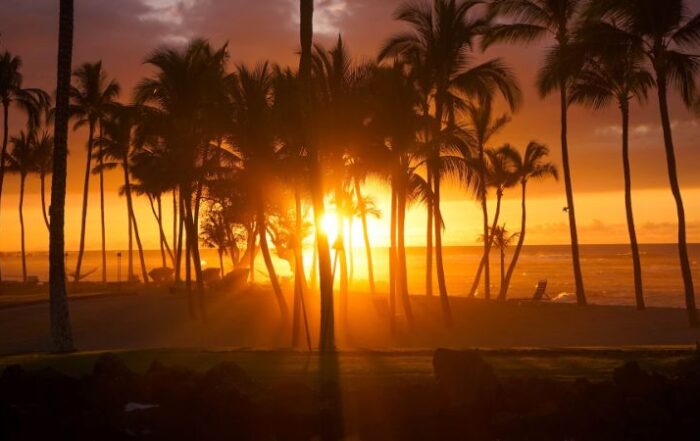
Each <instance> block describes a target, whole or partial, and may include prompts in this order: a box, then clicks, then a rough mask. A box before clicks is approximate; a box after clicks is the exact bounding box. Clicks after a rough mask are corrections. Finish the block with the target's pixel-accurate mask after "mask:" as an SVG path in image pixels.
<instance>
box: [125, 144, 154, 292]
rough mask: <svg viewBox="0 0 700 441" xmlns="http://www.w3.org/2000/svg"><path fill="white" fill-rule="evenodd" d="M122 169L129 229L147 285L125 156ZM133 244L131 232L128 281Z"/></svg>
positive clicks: (131, 274)
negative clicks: (134, 240)
mask: <svg viewBox="0 0 700 441" xmlns="http://www.w3.org/2000/svg"><path fill="white" fill-rule="evenodd" d="M122 170H123V171H124V193H125V195H126V206H127V210H128V212H129V222H130V224H131V231H132V232H133V234H134V238H135V239H136V246H137V247H138V250H139V260H140V263H141V276H142V277H143V283H145V284H146V285H148V270H147V269H146V259H145V257H144V253H143V245H142V244H141V236H140V235H139V226H138V224H137V223H136V213H135V212H134V199H133V196H132V194H131V181H130V179H129V161H128V159H127V158H122ZM132 254H133V245H132V243H131V233H130V236H129V281H130V282H131V280H133V277H134V264H133V258H132Z"/></svg>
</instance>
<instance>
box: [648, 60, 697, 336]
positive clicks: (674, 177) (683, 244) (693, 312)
mask: <svg viewBox="0 0 700 441" xmlns="http://www.w3.org/2000/svg"><path fill="white" fill-rule="evenodd" d="M657 89H658V95H659V108H660V112H661V127H662V128H663V131H664V145H665V147H666V163H667V166H668V178H669V181H670V183H671V191H672V193H673V198H674V200H675V201H676V212H677V215H678V254H679V258H680V262H681V273H682V275H683V286H684V287H685V306H686V310H687V313H688V322H689V323H690V326H691V327H693V328H697V327H698V326H699V325H700V323H699V322H698V311H697V308H696V306H695V287H694V286H693V273H692V270H691V267H690V259H689V257H688V243H687V238H686V226H685V224H686V222H685V208H684V206H683V196H682V194H681V187H680V184H679V183H678V171H677V170H676V152H675V149H674V146H673V133H672V129H671V118H670V116H669V111H668V97H667V81H666V76H665V75H664V74H663V73H660V72H657Z"/></svg>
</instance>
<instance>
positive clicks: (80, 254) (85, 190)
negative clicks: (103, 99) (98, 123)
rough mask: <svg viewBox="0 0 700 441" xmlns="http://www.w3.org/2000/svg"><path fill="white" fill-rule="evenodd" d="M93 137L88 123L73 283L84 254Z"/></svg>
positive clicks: (91, 127)
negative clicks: (81, 208) (76, 258)
mask: <svg viewBox="0 0 700 441" xmlns="http://www.w3.org/2000/svg"><path fill="white" fill-rule="evenodd" d="M94 136H95V123H94V122H92V121H91V122H90V129H89V133H88V146H87V164H86V165H85V183H84V184H83V211H82V220H81V223H80V247H79V248H78V263H77V264H76V267H75V275H74V277H73V281H74V282H80V270H81V267H82V265H83V253H84V252H85V224H86V222H87V209H88V195H89V193H90V171H91V170H90V166H91V164H92V143H93V141H94Z"/></svg>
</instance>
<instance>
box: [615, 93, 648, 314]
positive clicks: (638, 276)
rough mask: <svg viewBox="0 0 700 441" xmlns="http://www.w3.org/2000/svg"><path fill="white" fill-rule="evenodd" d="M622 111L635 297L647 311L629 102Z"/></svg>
mask: <svg viewBox="0 0 700 441" xmlns="http://www.w3.org/2000/svg"><path fill="white" fill-rule="evenodd" d="M620 104H621V106H620V108H621V109H622V165H623V169H624V175H625V213H626V215H627V230H628V231H629V236H630V246H631V248H632V264H633V268H634V295H635V299H636V302H637V309H639V310H640V311H643V310H644V309H646V305H645V304H644V288H643V285H642V261H641V259H640V257H639V244H638V243H637V231H636V230H635V227H634V210H633V208H632V172H631V166H630V154H629V124H630V114H629V102H627V101H624V102H622V103H620Z"/></svg>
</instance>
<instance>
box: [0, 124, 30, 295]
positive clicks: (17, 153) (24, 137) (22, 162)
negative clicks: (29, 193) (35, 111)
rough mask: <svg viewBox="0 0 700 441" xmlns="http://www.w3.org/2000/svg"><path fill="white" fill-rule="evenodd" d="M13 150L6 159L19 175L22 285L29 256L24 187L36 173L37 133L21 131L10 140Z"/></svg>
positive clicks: (11, 168) (13, 170)
mask: <svg viewBox="0 0 700 441" xmlns="http://www.w3.org/2000/svg"><path fill="white" fill-rule="evenodd" d="M10 143H11V144H12V149H11V150H10V153H9V154H8V155H7V157H6V161H7V170H8V171H9V172H10V173H17V174H19V226H20V244H21V254H22V283H27V254H26V251H25V244H24V186H25V183H26V180H27V175H29V174H30V173H33V172H34V171H36V162H35V150H36V132H35V131H33V130H32V129H30V131H28V132H25V131H21V132H20V133H19V135H18V136H16V137H12V138H11V139H10Z"/></svg>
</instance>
